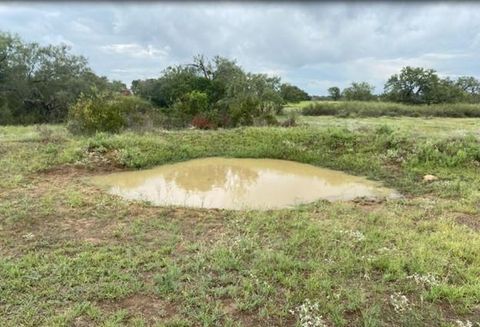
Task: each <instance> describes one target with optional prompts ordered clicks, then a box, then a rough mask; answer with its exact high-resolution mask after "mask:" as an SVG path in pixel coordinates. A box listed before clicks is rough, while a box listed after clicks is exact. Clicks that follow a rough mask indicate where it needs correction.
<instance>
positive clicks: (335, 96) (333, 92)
mask: <svg viewBox="0 0 480 327" xmlns="http://www.w3.org/2000/svg"><path fill="white" fill-rule="evenodd" d="M328 94H329V96H330V98H331V99H332V100H333V101H338V100H340V98H341V97H342V94H341V92H340V88H339V87H337V86H332V87H330V88H328Z"/></svg>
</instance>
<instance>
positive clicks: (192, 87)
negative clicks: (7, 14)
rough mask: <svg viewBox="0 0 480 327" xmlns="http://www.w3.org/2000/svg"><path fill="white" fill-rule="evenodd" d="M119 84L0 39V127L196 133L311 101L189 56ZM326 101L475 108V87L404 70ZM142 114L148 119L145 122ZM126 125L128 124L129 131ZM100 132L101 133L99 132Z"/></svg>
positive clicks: (59, 51) (267, 118)
mask: <svg viewBox="0 0 480 327" xmlns="http://www.w3.org/2000/svg"><path fill="white" fill-rule="evenodd" d="M131 92H132V93H133V95H131V98H130V99H129V100H125V99H124V98H125V95H126V94H127V95H128V94H129V93H130V91H129V90H128V89H127V86H126V85H125V84H124V83H122V82H120V81H111V80H109V79H108V78H106V77H104V76H98V75H96V74H95V73H94V72H93V71H92V69H91V68H90V67H89V66H88V62H87V60H86V58H85V57H83V56H79V55H74V54H72V53H71V49H70V48H69V47H67V46H65V45H58V46H53V45H48V46H41V45H39V44H38V43H35V42H33V43H29V42H24V41H22V40H21V39H20V38H19V37H18V36H16V35H11V34H9V33H2V32H0V125H5V124H32V123H59V122H66V121H67V120H71V122H72V124H70V125H71V126H74V128H73V129H74V130H82V129H87V130H89V131H97V130H102V127H101V126H100V125H102V124H103V125H108V126H111V125H112V124H111V123H110V122H115V124H113V125H115V127H110V128H105V129H111V130H118V129H121V128H122V127H124V126H130V125H131V124H133V123H135V122H138V121H144V122H145V121H146V120H145V119H140V118H139V115H138V113H139V112H141V113H145V114H146V116H148V115H150V117H153V116H155V117H157V118H159V117H160V118H159V119H157V120H155V121H162V122H163V123H165V122H167V123H168V125H169V126H175V127H184V126H189V125H194V126H196V127H199V128H213V127H234V126H240V125H253V124H273V123H276V118H275V116H276V115H277V114H279V113H280V112H281V110H282V107H283V106H284V105H285V104H286V103H289V102H299V101H303V100H310V99H311V97H310V95H309V94H308V93H307V92H305V91H303V90H302V89H300V88H299V87H297V86H295V85H291V84H288V83H282V81H281V79H280V78H279V77H275V76H268V75H266V74H258V73H251V72H247V71H245V70H244V69H243V68H242V67H241V66H239V65H238V64H237V63H236V61H235V60H230V59H228V58H224V57H220V56H216V57H214V58H211V59H209V58H205V57H204V56H201V55H198V56H195V57H194V58H193V60H192V62H191V63H188V64H183V65H175V66H171V67H167V68H166V69H165V70H163V71H162V73H161V74H160V76H158V77H157V78H149V79H144V80H134V81H133V82H132V84H131ZM328 93H329V99H331V100H357V101H371V100H382V101H389V102H398V103H404V104H437V103H457V102H462V103H478V102H480V82H479V81H478V80H477V79H476V78H474V77H471V76H463V77H459V78H457V79H455V80H453V79H450V78H448V77H447V78H441V77H440V76H439V75H438V74H437V72H435V71H434V70H432V69H425V68H420V67H404V68H403V69H402V70H401V72H400V73H399V74H395V75H393V76H391V77H390V78H389V79H388V81H387V82H386V84H385V88H384V92H383V93H382V94H381V95H375V94H374V87H373V86H372V85H370V84H369V83H366V82H354V83H352V84H351V85H350V86H349V87H347V88H345V89H343V90H340V88H338V87H331V88H329V89H328ZM147 113H148V115H147ZM129 124H130V125H129ZM99 126H100V127H99Z"/></svg>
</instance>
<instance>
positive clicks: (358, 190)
mask: <svg viewBox="0 0 480 327" xmlns="http://www.w3.org/2000/svg"><path fill="white" fill-rule="evenodd" d="M94 181H95V182H96V183H97V184H99V185H102V186H105V187H108V189H109V192H110V193H112V194H117V195H120V196H122V197H124V198H126V199H136V200H146V201H150V202H152V203H154V204H157V205H180V206H192V207H205V208H227V209H270V208H282V207H288V206H292V205H296V204H300V203H307V202H312V201H315V200H318V199H327V200H332V201H335V200H351V199H353V198H355V197H358V196H367V197H395V196H397V195H398V194H397V193H396V192H395V191H393V190H390V189H387V188H384V187H381V186H380V185H379V184H378V183H374V182H371V181H368V180H366V179H364V178H362V177H358V176H351V175H348V174H345V173H343V172H339V171H334V170H329V169H323V168H318V167H314V166H311V165H305V164H300V163H296V162H292V161H285V160H272V159H227V158H205V159H197V160H190V161H186V162H181V163H176V164H172V165H164V166H159V167H157V168H154V169H148V170H142V171H133V172H123V173H116V174H110V175H106V176H99V177H96V178H94Z"/></svg>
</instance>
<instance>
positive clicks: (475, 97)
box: [455, 76, 480, 102]
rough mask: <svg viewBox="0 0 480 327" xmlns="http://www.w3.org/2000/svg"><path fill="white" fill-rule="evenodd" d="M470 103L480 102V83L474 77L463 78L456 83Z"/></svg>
mask: <svg viewBox="0 0 480 327" xmlns="http://www.w3.org/2000/svg"><path fill="white" fill-rule="evenodd" d="M455 85H456V86H457V87H458V88H459V89H461V90H462V91H463V93H464V95H465V98H466V100H467V101H469V102H480V81H479V80H478V79H476V78H475V77H473V76H461V77H459V78H458V79H457V81H456V82H455Z"/></svg>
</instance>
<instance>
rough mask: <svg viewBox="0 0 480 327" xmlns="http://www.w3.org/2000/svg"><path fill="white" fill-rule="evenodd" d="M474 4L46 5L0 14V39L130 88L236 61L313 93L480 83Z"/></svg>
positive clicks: (4, 7) (479, 30) (1, 9)
mask: <svg viewBox="0 0 480 327" xmlns="http://www.w3.org/2000/svg"><path fill="white" fill-rule="evenodd" d="M478 9H480V5H477V4H474V3H462V4H455V3H437V4H433V3H426V4H416V3H406V4H400V3H395V4H387V3H375V2H373V3H351V2H348V3H338V4H334V3H324V4H322V3H299V4H285V3H243V4H242V3H240V2H238V3H213V2H206V3H141V4H134V3H117V4H113V3H100V4H95V3H92V2H89V3H83V4H82V3H44V4H34V3H31V4H28V5H27V4H13V3H4V4H1V5H0V30H3V31H9V32H14V33H18V34H19V35H20V36H21V37H23V38H24V39H26V40H29V41H38V42H40V43H43V44H46V43H55V44H58V43H62V42H63V43H67V44H69V45H71V46H72V49H73V51H74V52H75V53H78V54H83V55H85V56H86V57H87V58H88V59H89V62H90V64H91V66H92V68H93V69H94V70H95V71H96V72H98V73H99V74H103V75H106V76H108V77H110V78H115V79H121V80H123V81H125V82H127V83H129V82H130V81H131V80H132V79H135V78H146V77H155V76H158V74H159V73H160V72H161V71H162V70H163V69H164V68H166V67H167V66H168V65H172V64H179V63H187V62H189V60H190V59H191V58H192V56H193V55H195V54H198V53H203V54H205V55H207V56H214V55H217V54H219V55H222V56H227V57H230V58H236V59H237V60H238V62H239V63H240V64H241V65H242V66H244V67H245V68H246V69H248V70H252V71H261V72H265V73H270V74H277V75H280V76H281V77H282V78H283V79H284V80H286V81H289V82H292V83H295V84H298V85H299V86H301V87H303V88H305V89H306V90H308V91H309V92H310V93H313V94H325V92H326V89H327V88H328V87H329V86H331V85H338V86H340V87H344V86H346V85H348V84H349V83H350V82H352V81H361V80H365V81H368V82H370V83H373V84H374V85H375V86H376V89H377V91H381V90H382V86H383V83H384V81H385V80H386V79H387V78H388V76H390V75H391V74H393V73H395V72H397V71H398V70H399V69H400V68H401V67H402V66H405V65H420V66H424V67H431V68H434V69H436V70H438V71H439V73H441V74H444V75H452V76H458V75H474V76H477V77H479V76H480V65H478V62H479V59H480V51H479V50H480V10H478Z"/></svg>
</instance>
